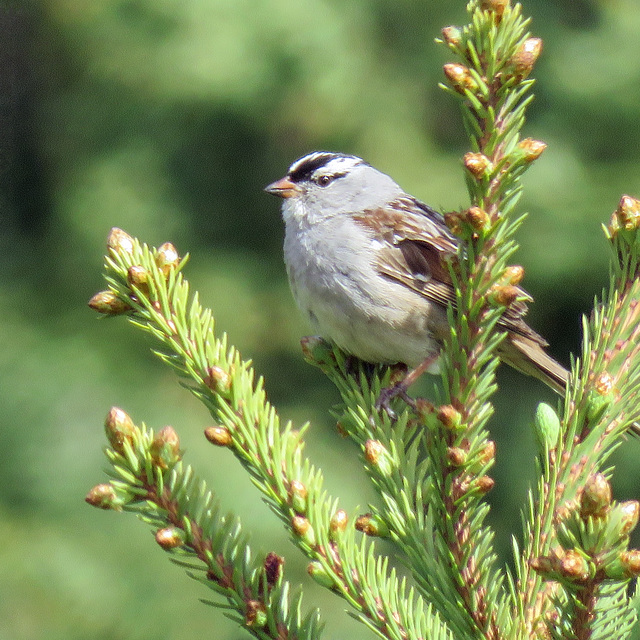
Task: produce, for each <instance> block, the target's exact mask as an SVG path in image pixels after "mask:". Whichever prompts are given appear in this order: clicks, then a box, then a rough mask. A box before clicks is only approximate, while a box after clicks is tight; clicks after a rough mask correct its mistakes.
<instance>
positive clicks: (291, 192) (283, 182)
mask: <svg viewBox="0 0 640 640" xmlns="http://www.w3.org/2000/svg"><path fill="white" fill-rule="evenodd" d="M264 190H265V191H266V192H267V193H271V194H272V195H274V196H278V198H291V196H295V195H296V194H297V193H300V188H299V187H298V185H297V184H295V183H293V182H291V180H289V178H281V179H280V180H277V181H276V182H272V183H271V184H270V185H268V186H266V187H265V188H264Z"/></svg>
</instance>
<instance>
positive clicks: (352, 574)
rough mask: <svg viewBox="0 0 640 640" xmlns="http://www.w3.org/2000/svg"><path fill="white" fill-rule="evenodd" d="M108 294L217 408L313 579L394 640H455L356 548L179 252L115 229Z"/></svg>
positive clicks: (216, 436) (222, 430)
mask: <svg viewBox="0 0 640 640" xmlns="http://www.w3.org/2000/svg"><path fill="white" fill-rule="evenodd" d="M108 246H109V256H108V257H107V262H106V266H107V276H106V277H107V281H108V283H109V285H110V286H109V290H107V291H104V292H101V293H99V294H97V295H96V296H94V298H93V299H92V300H91V302H90V306H92V307H93V308H94V309H95V310H97V311H100V312H102V313H104V314H107V315H121V314H127V316H128V318H129V320H130V321H131V322H132V323H133V324H135V325H136V326H138V327H140V328H142V329H144V330H145V331H147V332H149V333H150V334H151V335H152V336H153V337H154V338H155V339H156V340H157V341H158V342H159V343H160V345H161V347H162V350H157V351H156V354H157V355H158V356H159V357H160V358H161V359H162V360H163V361H164V362H165V363H167V364H169V365H170V366H171V367H173V368H174V370H176V372H177V373H178V375H179V376H180V377H182V378H183V379H185V382H184V384H185V386H186V387H187V388H189V389H190V390H191V391H192V393H193V394H194V395H196V396H197V397H198V398H199V399H200V400H201V401H202V402H203V403H204V404H205V405H206V406H207V407H208V408H209V410H210V411H211V413H212V415H213V416H214V418H215V419H216V421H217V423H218V424H217V425H216V426H215V427H213V428H209V429H207V432H206V435H207V437H208V439H209V440H210V442H212V443H213V444H216V445H219V446H225V447H229V448H230V449H231V450H232V451H233V453H234V454H235V455H236V457H237V458H238V459H239V460H240V462H241V463H242V464H243V466H244V467H245V468H246V469H247V471H248V472H249V473H250V474H251V477H252V479H253V482H254V484H255V485H256V486H257V487H258V488H259V489H260V491H261V492H262V493H263V495H264V496H265V498H266V500H267V502H268V504H269V505H270V506H271V507H272V509H273V511H274V512H275V513H276V515H278V517H279V518H280V519H281V520H282V521H283V522H284V524H285V526H286V527H287V529H288V530H289V532H290V534H291V537H292V540H293V541H294V543H295V544H296V545H297V546H298V547H299V549H301V550H302V551H303V553H305V554H306V555H307V557H309V558H310V560H311V561H312V562H311V564H310V565H309V573H310V575H311V577H313V578H314V579H315V580H316V581H317V582H319V583H320V584H322V585H323V586H325V587H327V588H330V589H331V590H333V591H334V592H335V593H337V594H339V595H340V596H341V597H342V598H344V599H345V600H346V601H347V602H348V603H349V604H350V605H351V607H352V608H353V609H354V611H355V614H354V615H355V616H356V617H357V618H358V619H359V620H361V621H362V622H364V623H365V624H367V625H368V626H370V627H371V628H373V629H375V630H376V632H377V633H378V634H379V635H380V636H382V637H385V638H393V639H396V640H405V639H407V638H422V637H424V638H434V639H436V638H442V639H445V638H449V637H450V632H449V631H448V629H447V627H446V626H445V625H444V624H443V623H442V622H441V621H440V619H439V618H438V616H437V615H436V614H435V612H434V611H433V610H432V608H431V607H430V606H427V605H426V604H425V603H424V601H423V600H422V598H421V597H419V596H418V595H417V594H416V593H415V592H414V591H413V590H411V589H408V588H407V587H406V585H405V583H404V582H401V581H400V580H399V579H398V578H397V576H396V575H395V572H393V571H390V570H389V569H388V566H387V560H386V559H385V558H382V557H376V555H375V551H374V546H373V544H372V543H371V542H370V541H369V540H367V539H366V538H363V539H362V540H361V541H360V542H356V540H355V537H354V535H355V534H354V530H353V528H347V526H346V514H344V512H343V511H342V510H339V509H338V508H337V501H336V500H335V499H333V498H331V497H330V496H328V495H327V493H326V491H324V490H323V489H322V484H323V478H322V474H321V473H320V471H318V470H317V469H315V468H314V467H313V466H312V464H311V462H310V461H309V460H308V459H306V458H303V456H302V446H303V440H302V436H303V433H304V429H303V430H301V431H296V430H294V429H293V427H292V425H291V424H287V425H286V426H285V427H284V428H282V429H281V428H280V423H279V419H278V416H277V414H276V411H275V409H274V408H273V407H272V406H271V405H270V404H269V403H268V402H267V400H266V398H265V393H264V390H263V388H262V381H261V380H259V381H258V382H257V383H255V384H254V378H253V371H252V369H251V368H250V366H249V363H247V362H243V361H242V360H241V359H240V356H239V354H238V353H237V352H236V351H235V350H234V349H233V348H232V347H231V348H230V347H227V344H226V338H225V337H224V336H223V337H222V338H221V339H216V337H215V335H214V332H213V317H212V314H211V312H210V310H208V309H202V307H201V306H200V304H199V302H198V299H197V296H194V297H193V298H192V299H191V302H189V287H188V283H187V282H186V281H185V280H184V278H183V277H182V274H181V273H180V269H181V268H182V267H183V265H184V264H185V262H186V259H180V258H179V256H178V254H177V252H176V251H175V249H174V248H173V246H172V245H169V244H165V245H163V246H162V247H160V248H159V249H158V250H152V249H150V248H149V247H147V246H146V245H140V244H139V243H138V241H137V240H135V239H133V238H131V237H130V236H128V235H127V234H125V233H124V232H123V231H121V230H119V229H114V230H113V231H112V233H111V236H110V238H109V241H108Z"/></svg>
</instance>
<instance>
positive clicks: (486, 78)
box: [428, 0, 545, 639]
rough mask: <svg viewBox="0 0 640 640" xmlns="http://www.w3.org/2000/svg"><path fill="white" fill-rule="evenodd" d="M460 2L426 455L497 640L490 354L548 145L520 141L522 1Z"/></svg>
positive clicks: (481, 619)
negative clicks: (454, 176) (452, 190)
mask: <svg viewBox="0 0 640 640" xmlns="http://www.w3.org/2000/svg"><path fill="white" fill-rule="evenodd" d="M468 9H469V12H470V14H471V23H470V24H469V25H467V26H465V27H464V28H462V29H458V28H455V27H448V28H446V29H444V30H443V32H442V35H443V41H444V42H445V43H446V45H447V46H448V47H449V48H450V50H451V51H453V52H454V53H455V54H456V55H457V56H458V57H459V59H460V60H461V63H451V64H447V65H445V67H444V72H445V75H446V76H447V80H448V83H449V84H448V85H447V86H445V87H444V88H445V89H446V90H448V91H449V92H450V93H451V94H452V95H455V96H456V97H458V98H460V99H461V101H462V112H463V117H464V123H465V127H466V129H467V133H469V135H470V138H471V147H472V150H471V151H470V152H469V153H467V154H466V155H465V157H464V166H465V169H466V177H467V186H468V190H469V194H470V197H471V204H472V206H471V207H470V208H469V209H468V210H467V211H465V212H462V213H454V214H449V216H448V217H447V220H448V223H449V225H450V227H451V228H452V230H453V231H454V233H457V234H458V235H459V236H461V237H462V238H463V239H464V240H466V243H465V245H464V247H462V248H461V251H460V254H459V256H458V262H457V264H456V267H457V268H453V267H452V269H451V273H452V277H453V280H454V284H455V286H456V305H455V308H453V309H450V310H449V323H450V326H451V333H450V336H449V338H448V339H447V340H446V342H445V345H444V349H443V358H442V359H443V364H442V377H443V382H444V394H445V396H444V403H443V404H442V405H441V406H440V408H439V409H438V410H437V411H436V415H437V418H438V420H437V421H436V424H438V425H439V429H438V431H437V432H438V433H439V437H440V438H441V439H442V444H441V445H440V446H430V447H429V448H428V452H429V455H430V458H431V462H432V466H433V472H434V482H435V484H436V490H435V492H434V496H437V497H438V498H439V499H438V500H434V504H433V508H434V517H433V521H434V523H435V524H436V528H437V529H438V530H439V534H440V536H441V537H442V539H443V540H444V541H445V542H446V544H447V547H448V550H449V554H448V557H449V558H450V561H451V567H450V571H451V579H452V580H453V582H454V584H455V585H456V589H457V591H458V593H459V596H460V598H461V599H462V601H463V603H464V606H465V608H466V610H467V612H468V615H469V617H470V618H471V620H472V621H473V623H474V625H475V626H476V627H477V628H478V630H479V631H480V632H481V633H482V635H483V637H486V638H492V639H497V638H499V637H502V634H503V633H504V632H505V630H504V629H501V627H500V618H501V617H503V616H504V613H505V606H506V600H505V593H504V590H503V582H504V577H503V574H502V572H500V571H498V570H497V569H496V567H495V553H494V551H493V532H492V531H491V530H490V529H489V528H487V527H485V526H484V525H483V522H484V518H485V517H486V514H487V512H488V506H487V505H486V503H483V502H482V496H484V494H485V493H487V491H489V490H490V489H491V487H492V486H493V480H492V479H491V478H490V476H488V475H487V472H488V471H489V469H490V467H491V465H492V463H493V455H492V454H490V455H487V452H491V451H492V450H493V443H492V442H491V441H490V440H489V438H488V433H487V431H486V424H487V421H488V419H489V417H490V416H491V414H492V413H493V409H492V405H491V404H490V397H491V395H492V394H493V393H494V391H495V390H496V385H495V375H494V374H495V369H496V366H497V363H498V360H497V354H496V349H497V348H498V346H499V344H500V342H501V340H502V339H503V338H504V335H501V334H496V333H495V332H494V331H495V328H496V324H497V322H498V320H499V318H500V316H501V315H502V313H503V312H504V311H505V309H507V308H508V307H509V306H510V305H511V304H513V303H517V302H520V301H522V300H523V298H521V294H520V290H518V289H517V287H516V285H517V284H518V282H519V280H520V278H521V277H522V270H521V269H520V268H510V269H509V268H507V260H508V258H509V257H510V255H511V254H512V253H513V251H514V250H515V244H514V242H513V240H512V239H511V238H512V236H513V233H514V232H515V230H516V229H517V227H518V226H519V224H520V221H521V219H522V218H520V219H515V220H514V219H512V215H511V214H512V211H513V208H514V206H515V204H516V202H517V200H518V198H519V195H520V185H519V178H520V176H521V174H522V173H523V172H524V170H526V168H527V167H528V166H529V165H530V164H531V162H533V161H534V160H535V159H536V158H538V157H539V156H540V154H541V153H542V151H543V150H544V148H545V145H544V144H543V143H540V142H537V141H534V140H529V139H527V140H521V139H520V129H521V127H522V125H523V123H524V112H525V109H526V106H527V104H528V103H529V100H530V98H529V97H528V96H527V92H528V90H529V88H530V87H531V84H532V81H531V80H529V79H528V78H527V77H528V75H529V73H530V72H531V70H532V68H533V64H534V63H535V61H536V58H537V56H538V54H539V52H540V47H541V41H540V40H539V39H537V38H531V37H530V36H529V34H528V33H527V32H526V26H527V20H525V19H523V18H522V16H521V11H520V6H519V5H515V6H513V7H512V6H510V4H509V3H508V2H503V1H501V0H495V1H493V0H483V1H482V2H480V1H478V2H471V3H470V4H469V7H468ZM458 461H460V462H458ZM469 461H472V462H471V463H470V462H469Z"/></svg>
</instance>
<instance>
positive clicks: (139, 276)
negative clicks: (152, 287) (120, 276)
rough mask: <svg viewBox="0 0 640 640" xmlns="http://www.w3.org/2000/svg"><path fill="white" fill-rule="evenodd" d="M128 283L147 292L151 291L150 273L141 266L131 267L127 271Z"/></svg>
mask: <svg viewBox="0 0 640 640" xmlns="http://www.w3.org/2000/svg"><path fill="white" fill-rule="evenodd" d="M127 282H128V283H129V284H130V285H131V286H133V287H137V288H138V289H140V290H141V291H145V292H146V291H148V289H149V286H148V284H149V272H148V271H147V270H146V269H145V268H144V267H141V266H140V265H135V266H133V267H129V269H128V270H127Z"/></svg>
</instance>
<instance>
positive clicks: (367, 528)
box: [354, 513, 389, 538]
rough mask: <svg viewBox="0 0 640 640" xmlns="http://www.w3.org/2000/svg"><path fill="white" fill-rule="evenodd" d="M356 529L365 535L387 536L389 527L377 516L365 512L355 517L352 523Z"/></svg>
mask: <svg viewBox="0 0 640 640" xmlns="http://www.w3.org/2000/svg"><path fill="white" fill-rule="evenodd" d="M354 526H355V528H356V530H358V531H362V533H364V534H365V535H367V536H371V537H374V538H388V537H389V527H388V526H387V525H386V523H385V522H383V521H382V520H381V519H380V518H379V517H378V516H375V515H373V514H372V513H365V514H364V515H362V516H358V517H357V518H356V521H355V524H354Z"/></svg>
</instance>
